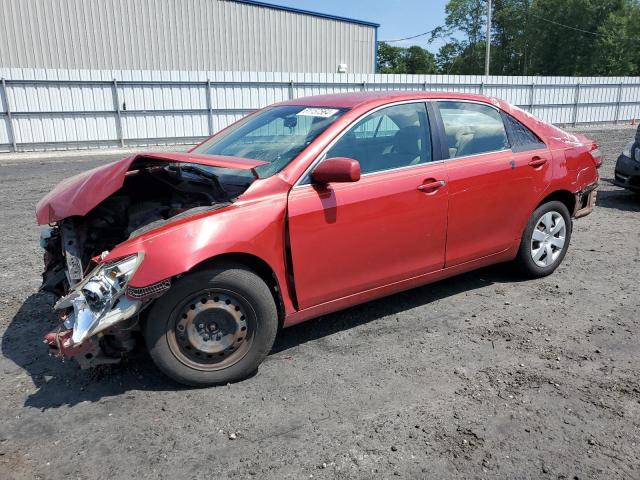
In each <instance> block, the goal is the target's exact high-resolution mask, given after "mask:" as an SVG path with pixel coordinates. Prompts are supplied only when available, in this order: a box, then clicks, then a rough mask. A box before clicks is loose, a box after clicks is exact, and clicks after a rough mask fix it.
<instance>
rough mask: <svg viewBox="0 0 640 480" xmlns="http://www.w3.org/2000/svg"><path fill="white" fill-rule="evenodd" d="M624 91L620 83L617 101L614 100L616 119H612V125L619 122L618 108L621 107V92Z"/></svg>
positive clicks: (622, 84)
mask: <svg viewBox="0 0 640 480" xmlns="http://www.w3.org/2000/svg"><path fill="white" fill-rule="evenodd" d="M623 90H624V83H623V82H620V85H619V86H618V99H617V100H616V117H615V119H614V123H616V124H617V123H618V122H619V121H620V107H621V106H622V91H623Z"/></svg>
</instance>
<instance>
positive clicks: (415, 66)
mask: <svg viewBox="0 0 640 480" xmlns="http://www.w3.org/2000/svg"><path fill="white" fill-rule="evenodd" d="M402 64H403V67H404V72H402V73H422V74H428V73H436V71H437V68H436V59H435V57H434V56H433V54H432V53H431V52H428V51H427V50H425V49H424V48H422V47H419V46H417V45H414V46H412V47H409V48H407V49H406V50H405V51H404V52H403V56H402Z"/></svg>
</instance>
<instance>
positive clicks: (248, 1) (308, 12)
mask: <svg viewBox="0 0 640 480" xmlns="http://www.w3.org/2000/svg"><path fill="white" fill-rule="evenodd" d="M233 1H234V2H238V3H246V4H247V5H255V6H256V7H264V8H272V9H274V10H284V11H285V12H293V13H300V14H302V15H312V16H314V17H320V18H327V19H329V20H337V21H339V22H348V23H356V24H358V25H366V26H367V27H375V28H378V27H379V26H380V24H379V23H373V22H366V21H364V20H356V19H355V18H348V17H339V16H337V15H329V14H328V13H319V12H312V11H311V10H302V9H301V8H292V7H285V6H284V5H274V4H272V3H265V2H258V1H256V0H233Z"/></svg>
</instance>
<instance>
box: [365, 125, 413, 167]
mask: <svg viewBox="0 0 640 480" xmlns="http://www.w3.org/2000/svg"><path fill="white" fill-rule="evenodd" d="M421 145H422V135H421V130H420V127H418V126H410V127H404V128H401V129H400V130H398V131H397V132H396V134H395V135H394V137H393V145H392V147H391V152H389V153H387V154H385V155H383V156H382V157H381V158H380V162H379V163H378V165H376V170H390V169H392V168H400V167H406V166H408V165H416V164H418V163H420V161H421V160H422V159H421V157H420V147H421Z"/></svg>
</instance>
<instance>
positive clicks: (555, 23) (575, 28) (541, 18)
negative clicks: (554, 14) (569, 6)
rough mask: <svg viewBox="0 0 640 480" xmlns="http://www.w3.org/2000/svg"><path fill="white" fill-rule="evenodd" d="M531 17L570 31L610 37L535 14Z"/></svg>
mask: <svg viewBox="0 0 640 480" xmlns="http://www.w3.org/2000/svg"><path fill="white" fill-rule="evenodd" d="M529 15H531V16H532V17H536V18H537V19H539V20H542V21H544V22H548V23H552V24H554V25H557V26H559V27H564V28H568V29H570V30H575V31H576V32H582V33H588V34H589V35H595V36H596V37H608V35H607V34H605V33H598V32H590V31H589V30H583V29H582V28H577V27H572V26H571V25H565V24H564V23H560V22H556V21H555V20H549V19H548V18H544V17H540V16H538V15H536V14H535V13H529Z"/></svg>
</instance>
